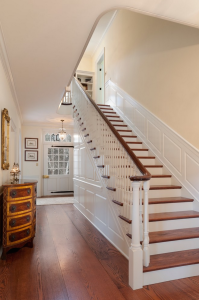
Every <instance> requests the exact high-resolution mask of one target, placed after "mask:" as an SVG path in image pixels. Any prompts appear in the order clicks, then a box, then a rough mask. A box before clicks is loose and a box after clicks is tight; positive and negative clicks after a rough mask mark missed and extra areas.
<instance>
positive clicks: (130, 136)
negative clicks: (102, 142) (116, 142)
mask: <svg viewBox="0 0 199 300" xmlns="http://www.w3.org/2000/svg"><path fill="white" fill-rule="evenodd" d="M120 136H121V137H122V138H123V137H127V138H132V139H134V138H137V135H121V134H120Z"/></svg>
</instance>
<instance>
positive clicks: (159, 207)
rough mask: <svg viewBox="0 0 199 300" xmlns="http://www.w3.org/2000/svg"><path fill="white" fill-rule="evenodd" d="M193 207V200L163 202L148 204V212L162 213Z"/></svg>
mask: <svg viewBox="0 0 199 300" xmlns="http://www.w3.org/2000/svg"><path fill="white" fill-rule="evenodd" d="M192 209H193V202H184V203H163V204H150V205H149V213H150V214H153V213H164V212H173V211H187V210H192Z"/></svg>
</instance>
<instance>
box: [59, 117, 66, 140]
mask: <svg viewBox="0 0 199 300" xmlns="http://www.w3.org/2000/svg"><path fill="white" fill-rule="evenodd" d="M60 121H61V122H62V128H60V130H59V132H58V133H59V138H60V140H61V141H62V142H63V141H64V140H65V138H66V131H65V129H64V128H63V123H64V120H60Z"/></svg>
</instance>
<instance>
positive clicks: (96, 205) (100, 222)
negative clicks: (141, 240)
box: [74, 133, 129, 258]
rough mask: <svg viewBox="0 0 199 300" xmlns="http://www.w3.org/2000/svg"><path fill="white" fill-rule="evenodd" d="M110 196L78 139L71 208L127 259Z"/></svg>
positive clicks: (123, 236)
mask: <svg viewBox="0 0 199 300" xmlns="http://www.w3.org/2000/svg"><path fill="white" fill-rule="evenodd" d="M80 134H81V133H80ZM112 193H113V192H111V191H107V189H106V186H104V184H103V182H102V181H101V177H100V173H99V171H98V169H96V167H95V165H94V164H93V161H92V159H91V157H90V153H89V150H88V149H87V147H86V144H85V142H84V141H82V139H81V136H80V135H79V137H78V142H77V139H76V142H75V147H74V198H75V204H74V205H75V207H76V208H77V209H78V210H80V211H81V212H82V213H83V214H84V216H85V217H86V218H87V219H88V220H89V221H90V222H91V223H92V224H93V225H94V226H95V227H96V228H97V229H98V230H99V231H100V232H101V233H102V234H103V235H104V236H105V237H106V238H107V239H108V240H109V241H110V242H111V243H112V244H113V245H114V246H115V247H116V248H117V249H118V250H119V251H120V252H122V253H123V255H124V256H126V257H127V258H128V251H129V243H128V238H127V237H126V234H125V231H123V230H122V226H121V224H119V223H118V213H119V211H118V208H117V207H115V206H114V205H113V204H112V202H111V200H112Z"/></svg>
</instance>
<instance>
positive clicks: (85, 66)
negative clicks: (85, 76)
mask: <svg viewBox="0 0 199 300" xmlns="http://www.w3.org/2000/svg"><path fill="white" fill-rule="evenodd" d="M77 70H81V71H87V72H93V69H92V57H91V56H90V55H86V54H85V55H83V57H82V59H81V61H80V63H79V66H78V67H77Z"/></svg>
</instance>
